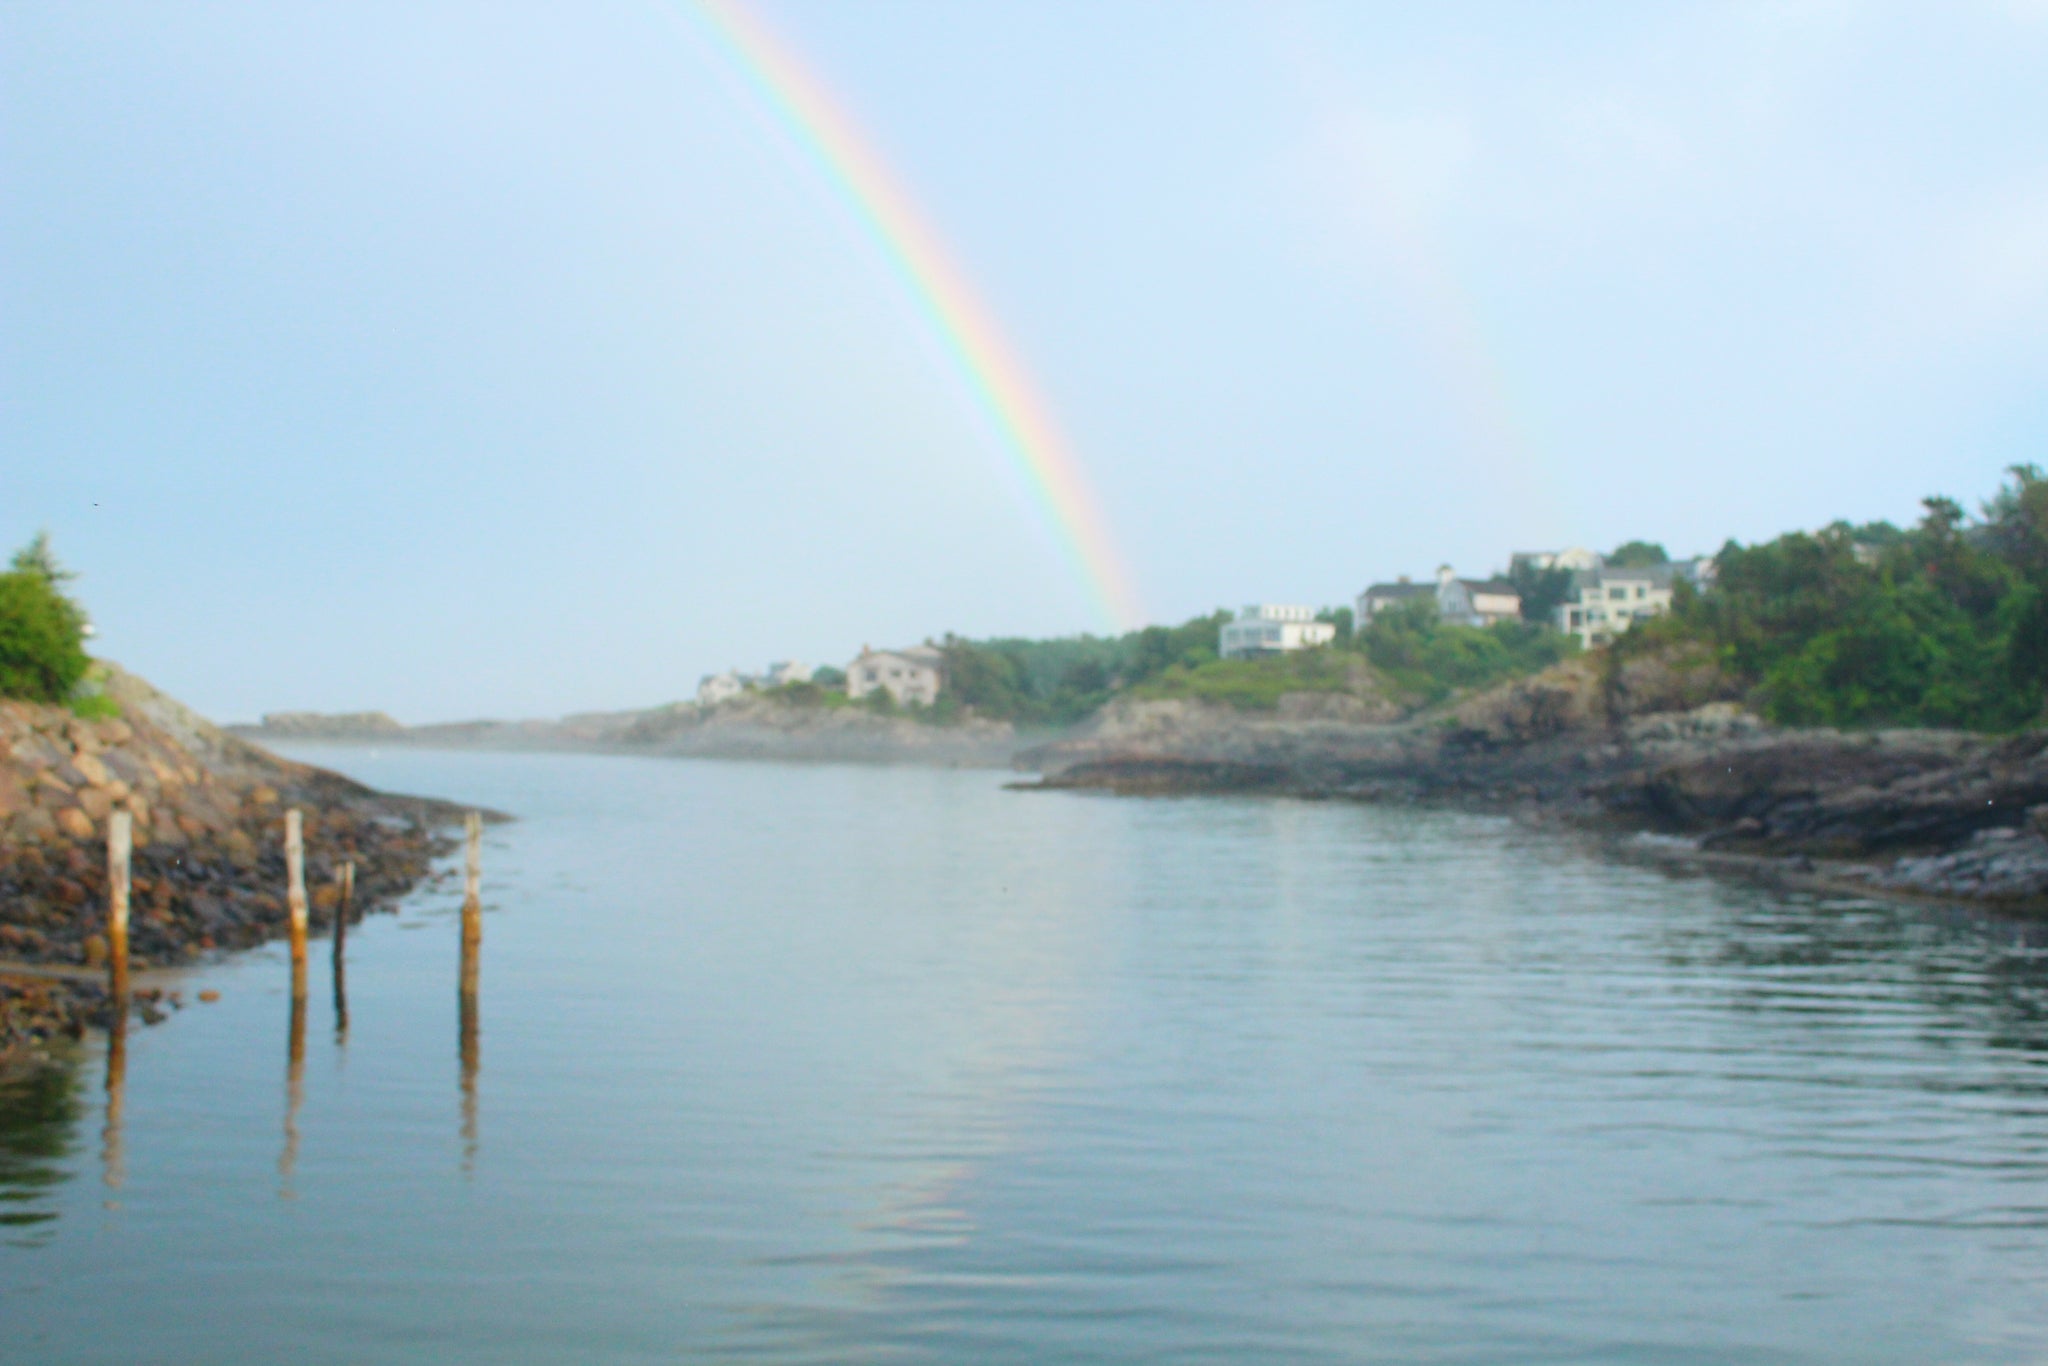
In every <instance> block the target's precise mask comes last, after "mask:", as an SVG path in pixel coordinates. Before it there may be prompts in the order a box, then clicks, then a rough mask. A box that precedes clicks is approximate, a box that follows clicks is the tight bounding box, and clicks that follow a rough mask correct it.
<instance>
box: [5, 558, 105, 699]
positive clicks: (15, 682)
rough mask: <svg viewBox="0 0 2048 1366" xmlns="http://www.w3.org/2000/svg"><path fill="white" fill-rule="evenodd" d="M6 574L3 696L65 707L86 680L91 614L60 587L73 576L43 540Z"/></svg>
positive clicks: (16, 560) (18, 560)
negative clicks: (87, 619) (87, 623)
mask: <svg viewBox="0 0 2048 1366" xmlns="http://www.w3.org/2000/svg"><path fill="white" fill-rule="evenodd" d="M13 563H14V567H13V569H12V570H10V571H9V572H8V573H5V574H0V696H4V697H18V698H23V699H26V700H28V701H32V702H62V701H64V700H66V699H67V698H69V697H70V696H71V694H72V693H73V692H74V691H75V690H76V689H77V687H78V685H79V683H80V681H81V680H83V679H84V677H85V671H86V668H87V667H88V665H89V664H90V663H91V661H90V660H88V659H87V658H86V654H85V614H84V613H83V612H81V611H80V610H79V608H78V604H76V603H74V602H73V601H72V600H71V599H70V598H68V597H66V596H65V595H64V593H63V591H62V589H61V587H60V585H61V584H62V583H64V582H65V581H66V580H68V579H69V578H70V577H71V575H70V574H69V573H67V572H66V571H65V570H63V569H62V568H60V567H59V566H58V564H57V561H56V557H55V556H53V555H52V554H51V553H50V543H49V537H48V536H46V535H42V534H38V535H37V537H36V538H35V540H33V541H31V542H29V544H28V545H27V546H26V547H24V548H23V549H22V550H21V551H20V552H19V553H18V554H16V555H15V557H14V562H13Z"/></svg>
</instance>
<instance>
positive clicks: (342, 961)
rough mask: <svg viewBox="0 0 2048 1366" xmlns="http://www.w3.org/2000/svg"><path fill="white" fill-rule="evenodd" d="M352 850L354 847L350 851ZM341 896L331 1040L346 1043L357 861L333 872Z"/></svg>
mask: <svg viewBox="0 0 2048 1366" xmlns="http://www.w3.org/2000/svg"><path fill="white" fill-rule="evenodd" d="M351 852H353V850H351ZM335 876H336V880H337V881H338V882H339V883H340V884H341V896H340V898H339V900H337V902H336V903H335V907H334V1041H335V1042H336V1043H338V1044H345V1043H347V1042H348V967H347V961H348V959H347V952H346V951H347V948H348V917H349V912H350V911H352V910H353V909H354V908H355V894H356V863H355V860H354V859H353V858H351V859H348V860H346V861H345V862H344V863H343V864H342V865H341V868H340V870H339V871H338V872H337V873H336V875H335Z"/></svg>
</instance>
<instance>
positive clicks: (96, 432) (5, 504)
mask: <svg viewBox="0 0 2048 1366" xmlns="http://www.w3.org/2000/svg"><path fill="white" fill-rule="evenodd" d="M741 7H742V8H743V9H744V10H745V12H746V13H747V14H748V15H749V16H751V19H752V20H753V21H755V22H758V23H759V24H760V25H761V26H763V28H764V29H765V30H767V31H769V32H772V33H773V34H774V35H776V38H775V41H776V42H777V43H778V44H780V45H781V46H782V47H783V48H784V49H786V50H787V51H788V52H789V53H791V54H794V55H795V57H796V58H797V59H798V60H799V61H800V62H801V63H802V64H803V65H804V66H805V67H807V68H808V69H809V70H810V71H811V72H812V73H813V74H814V76H815V77H816V79H817V80H818V82H819V83H820V85H821V86H822V87H823V88H825V89H826V90H828V91H829V92H830V98H831V100H832V101H833V102H834V103H835V104H836V106H837V107H838V109H839V112H840V115H841V116H842V117H843V118H844V119H845V120H846V121H847V122H846V123H845V125H844V127H845V128H848V129H854V130H857V136H858V138H859V140H860V142H861V144H862V145H863V146H864V147H865V149H866V150H867V152H868V154H870V155H871V156H872V157H873V158H875V159H876V161H877V162H878V163H879V164H882V165H885V166H886V167H887V168H888V173H889V174H890V175H891V176H892V177H893V179H894V180H895V182H896V183H897V184H898V185H900V187H901V188H902V190H903V193H904V194H905V196H906V199H907V201H908V202H909V203H911V204H912V205H914V212H915V213H916V215H918V216H919V218H920V219H921V221H922V223H923V225H924V227H925V228H926V230H928V231H929V233H930V234H931V236H932V238H933V239H934V240H936V241H937V242H938V243H940V244H941V245H942V248H943V250H944V252H945V253H946V254H947V255H948V256H949V257H950V258H951V260H952V262H953V264H954V266H955V267H956V269H957V271H958V275H959V278H960V280H961V281H962V282H963V285H964V287H965V288H966V289H967V290H968V291H969V292H970V293H971V294H972V296H973V298H974V301H975V304H976V306H977V307H978V308H979V309H980V310H981V311H982V312H983V313H984V314H985V315H986V317H987V318H989V319H990V320H991V321H992V324H993V327H994V329H995V330H996V331H997V332H999V333H1000V335H1001V337H1002V339H1003V343H1004V345H1005V346H1006V347H1007V349H1008V351H1009V353H1010V354H1011V355H1013V356H1014V357H1015V358H1016V362H1017V373H1018V374H1019V375H1020V376H1022V377H1023V378H1024V380H1025V381H1026V382H1027V383H1028V385H1029V387H1030V388H1031V389H1032V390H1033V391H1034V392H1035V393H1036V394H1037V395H1038V397H1039V399H1040V400H1042V402H1043V405H1044V409H1045V411H1046V412H1047V413H1048V414H1049V415H1050V416H1051V419H1052V421H1053V422H1054V423H1055V424H1056V426H1057V429H1058V431H1059V432H1060V433H1061V435H1062V437H1063V439H1064V442H1065V445H1066V447H1067V449H1069V450H1070V451H1071V453H1072V459H1073V463H1074V467H1075V469H1076V470H1077V471H1078V472H1079V477H1080V480H1081V481H1082V482H1083V483H1084V484H1085V485H1086V487H1087V489H1088V491H1089V496H1090V497H1091V498H1092V500H1093V503H1094V505H1095V506H1096V507H1097V508H1098V509H1099V511H1100V515H1101V522H1102V527H1103V537H1104V540H1105V543H1106V544H1107V546H1108V547H1109V548H1110V550H1111V552H1112V553H1113V558H1114V559H1115V560H1117V561H1118V562H1120V563H1121V565H1122V566H1123V569H1124V571H1125V572H1126V573H1127V574H1128V578H1129V582H1130V587H1131V592H1132V596H1133V598H1134V599H1135V604H1136V605H1135V608H1134V609H1132V610H1129V611H1127V612H1126V613H1125V614H1124V615H1125V616H1126V617H1127V618H1128V620H1117V619H1113V617H1112V614H1111V613H1109V612H1106V611H1105V610H1104V608H1103V605H1102V598H1103V595H1102V594H1101V593H1100V592H1099V591H1097V590H1098V589H1099V587H1100V585H1099V584H1096V583H1092V582H1091V581H1090V573H1089V571H1088V568H1087V566H1086V565H1082V566H1080V567H1078V568H1077V566H1076V563H1075V561H1074V559H1073V557H1072V556H1071V555H1069V554H1066V553H1063V546H1064V545H1065V540H1066V530H1065V528H1063V526H1062V525H1061V524H1060V521H1059V519H1058V518H1057V517H1055V516H1052V515H1049V514H1048V513H1047V511H1046V509H1045V507H1044V506H1043V504H1042V503H1040V502H1038V501H1036V500H1035V499H1034V497H1033V496H1032V488H1031V485H1030V481H1029V480H1028V479H1025V478H1022V477H1020V475H1019V472H1018V465H1017V461H1016V457H1015V455H1014V453H1013V452H1012V451H1010V450H1008V449H1006V448H1005V447H1004V445H1003V442H1002V441H1001V439H1000V433H999V432H997V431H996V429H995V427H994V426H993V425H992V424H991V422H990V421H989V418H988V415H987V413H986V410H985V409H984V407H983V406H981V405H980V403H979V402H978V400H977V397H976V394H975V393H974V391H973V387H972V385H971V383H969V382H968V376H967V375H966V374H965V373H964V372H963V371H962V370H961V368H960V366H959V364H958V363H957V360H956V358H955V357H953V356H952V355H951V354H950V353H949V352H948V349H947V341H948V339H947V337H946V336H945V335H944V334H943V333H942V331H941V330H939V329H938V328H936V327H935V326H934V325H933V322H932V318H931V315H930V312H929V309H928V308H927V307H925V306H924V304H925V301H924V300H922V299H920V297H919V295H918V292H917V290H916V288H915V287H914V285H915V282H914V281H906V277H905V276H904V275H903V273H902V272H901V271H900V270H899V269H897V268H896V267H895V266H894V265H893V264H892V262H891V261H890V259H889V258H888V254H887V252H886V251H885V250H884V249H883V246H882V245H881V244H878V240H877V238H876V236H875V234H874V233H873V231H872V230H871V227H870V225H869V224H868V223H866V222H864V221H863V218H862V216H861V212H860V206H859V205H858V204H857V203H856V202H855V201H854V200H852V199H850V198H849V197H848V196H847V195H846V194H845V193H844V192H843V190H842V189H841V188H840V187H839V186H837V185H835V183H834V182H833V179H832V177H831V175H830V174H829V173H828V172H829V168H828V167H825V166H823V165H821V163H820V162H819V160H818V159H817V158H816V156H815V155H813V154H812V152H811V151H810V150H809V149H808V148H807V146H806V145H805V143H804V141H803V139H802V137H801V136H799V135H797V134H796V133H794V132H793V130H792V127H791V125H790V124H789V123H788V122H787V120H786V119H784V118H783V117H781V116H780V114H779V112H778V109H777V107H776V105H775V103H774V102H773V100H772V99H771V98H768V97H767V96H766V95H764V92H763V90H762V88H761V87H760V85H759V84H758V82H756V81H754V80H752V79H750V77H749V73H748V72H747V70H746V69H745V68H744V67H743V65H742V64H741V63H740V62H739V61H737V60H736V59H735V57H734V56H733V53H732V50H731V49H730V48H729V47H728V46H726V45H724V44H723V43H722V42H721V41H720V39H719V37H718V30H717V29H716V28H715V26H714V25H713V24H711V23H710V22H708V21H707V19H706V17H705V11H702V10H700V9H698V8H697V6H696V4H695V3H694V0H583V3H579V4H577V5H559V4H552V3H549V4H541V3H520V2H519V0H490V3H440V2H439V0H402V3H399V2H393V3H382V2H380V0H358V2H356V3H351V4H349V5H345V6H344V5H331V4H294V3H283V2H281V0H261V3H255V2H254V0H250V2H248V3H225V2H209V0H193V2H191V3H184V4H180V5H176V6H169V5H162V4H157V3H133V4H108V3H95V2H94V0H73V2H71V3H65V4H56V3H44V4H17V5H8V6H4V7H0V186H4V191H0V546H8V547H11V546H15V545H19V544H21V543H22V542H24V541H26V540H27V539H28V538H29V537H30V536H31V535H33V534H34V533H35V532H36V531H37V530H38V529H39V528H47V529H48V530H49V532H50V533H51V536H52V538H53V541H54V544H55V547H56V550H57V552H58V554H59V556H60V558H62V559H63V560H64V561H65V562H66V563H67V564H69V565H70V566H71V567H72V568H73V569H75V570H77V571H79V573H80V578H79V579H78V581H77V582H76V584H75V585H74V587H75V589H76V592H77V595H78V596H79V597H80V599H81V600H82V601H83V602H84V604H85V606H86V607H87V608H88V610H89V611H90V612H91V614H92V617H93V620H94V622H95V625H96V628H97V631H98V635H97V637H96V640H95V648H96V650H97V651H98V652H99V653H101V654H102V655H104V656H105V657H107V658H110V659H113V660H117V661H119V662H120V663H122V664H123V665H125V666H126V667H128V668H130V669H132V670H135V671H136V672H139V673H141V674H143V675H144V676H146V677H148V678H150V679H151V680H152V681H154V682H156V683H157V684H158V685H159V686H161V687H163V688H165V689H166V690H168V691H170V692H172V693H173V694H175V695H177V696H179V697H181V698H183V699H184V700H186V701H187V702H189V703H191V704H192V705H194V706H196V707H198V708H199V709H200V710H202V711H203V712H206V713H208V714H210V715H213V716H215V717H217V718H220V719H223V720H242V719H253V718H254V717H255V716H257V715H258V714H260V713H262V712H265V711H272V710H287V709H301V708H308V709H316V710H356V709H381V710H386V711H389V712H391V713H392V714H394V715H396V716H398V717H399V718H400V719H402V720H406V721H410V722H427V721H437V720H453V719H462V718H468V717H479V716H501V717H509V716H551V715H560V714H564V713H568V712H574V711H582V710H599V709H611V708H627V707H638V706H648V705H654V704H658V703H662V702H665V701H669V700H673V699H676V698H681V697H686V696H689V695H690V694H691V693H693V691H694V689H695V687H696V683H697V680H698V678H699V677H700V676H701V675H703V674H705V673H709V672H714V671H717V670H720V669H724V668H727V667H732V666H739V667H741V668H758V667H760V666H762V665H764V664H766V663H767V662H768V661H769V660H771V659H785V658H795V659H800V660H804V661H806V662H813V663H816V662H828V663H843V662H844V661H845V660H846V659H847V658H849V657H850V656H851V655H852V654H854V653H855V652H856V651H858V650H859V649H860V648H861V647H862V645H863V644H874V645H877V646H886V645H897V644H908V643H913V642H915V641H918V640H922V639H925V638H928V637H934V636H938V635H941V634H943V633H945V632H947V631H953V632H957V633H959V634H962V635H966V636H972V637H984V636H995V635H1032V636H1047V635H1063V634H1071V633H1076V632H1081V631H1094V632H1102V631H1106V630H1111V629H1117V628H1120V627H1121V626H1123V625H1127V624H1130V622H1131V621H1139V620H1142V621H1159V622H1173V621H1179V620H1182V619H1185V618H1187V617H1190V616H1193V615H1195V614H1197V613H1202V612H1207V611H1209V610H1212V609H1214V608H1215V607H1218V606H1224V605H1228V606H1235V605H1238V604H1241V603H1247V602H1254V601H1266V602H1293V603H1306V604H1310V605H1316V606H1323V605H1337V604H1340V603H1348V602H1349V601H1350V600H1351V599H1352V598H1353V597H1354V596H1355V595H1356V594H1357V593H1358V592H1359V591H1360V590H1361V589H1363V588H1364V587H1365V586H1366V585H1368V584H1370V583H1372V582H1375V581H1379V580H1383V579H1387V578H1391V577H1393V576H1395V575H1398V574H1403V573H1406V574H1411V575H1418V576H1421V575H1428V574H1430V573H1432V572H1433V571H1434V569H1435V567H1436V566H1437V565H1438V564H1440V563H1446V562H1448V563H1450V564H1453V565H1455V566H1456V567H1457V568H1458V570H1459V571H1460V572H1462V573H1465V574H1468V575H1480V574H1484V573H1485V572H1487V571H1489V570H1493V569H1497V568H1500V567H1503V566H1504V565H1505V563H1506V560H1507V557H1508V555H1509V553H1510V552H1511V551H1514V550H1517V549H1530V548H1554V547H1562V546H1571V545H1585V546H1590V547H1593V548H1596V549H1607V548H1612V547H1613V546H1614V545H1616V544H1619V543H1620V542H1622V541H1625V540H1630V539H1635V538H1643V539H1649V540H1655V541H1660V542H1662V543H1663V544H1664V545H1666V546H1667V547H1668V548H1669V549H1670V550H1671V551H1672V553H1674V554H1692V553H1700V552H1711V551H1713V550H1715V549H1717V548H1719V547H1720V546H1721V545H1722V544H1723V543H1724V542H1726V541H1727V540H1729V539H1731V538H1733V539H1737V540H1743V541H1753V540H1757V539H1762V538H1768V537H1770V536H1773V535H1776V534H1779V533H1780V532H1783V531H1787V530H1791V529H1795V528H1801V527H1812V526H1818V525H1824V524H1826V523H1828V522H1830V521H1834V520H1836V519H1838V518H1848V519H1851V520H1855V521H1863V520H1868V519H1874V518H1886V519H1890V520H1894V521H1907V520H1911V519H1912V518H1914V517H1915V516H1916V515H1917V514H1918V510H1919V500H1920V499H1921V498H1923V497H1925V496H1927V495H1929V494H1934V493H1946V494H1949V495H1952V496H1955V497H1957V498H1959V499H1961V500H1962V501H1964V502H1965V504H1966V505H1969V506H1974V505H1975V504H1976V503H1977V502H1978V501H1979V500H1981V499H1982V498H1984V497H1985V496H1987V495H1989V494H1990V493H1991V492H1992V490H1993V489H1994V488H1995V487H1996V485H1997V483H1998V481H1999V478H2000V473H2001V471H2002V470H2003V469H2004V468H2005V467H2007V466H2009V465H2011V464H2013V463H2015V462H2018V461H2044V460H2048V382H2044V379H2043V377H2044V376H2048V139H2044V138H2043V137H2042V136H2041V130H2042V129H2044V128H2048V80H2043V79H2042V73H2043V71H2044V70H2048V0H1952V2H1951V3H1944V4H1941V5H1929V4H1925V3H1921V2H1920V0H1910V2H1909V3H1896V4H1889V3H1875V2H1874V0H1873V2H1872V3H1859V2H1858V0H1780V2H1779V3H1761V2H1751V3H1743V2H1739V0H1728V2H1726V3H1683V2H1682V0H1669V2H1668V3H1659V4H1655V5H1644V4H1641V3H1640V0H1619V2H1617V3H1595V2H1593V0H1556V3H1548V4H1544V5H1531V4H1528V3H1526V0H1498V3H1479V2H1478V0H1472V2H1470V3H1444V4H1437V5H1427V6H1421V5H1413V4H1407V3H1381V4H1374V3H1364V2H1363V0H1348V2H1347V3H1336V4H1313V3H1287V2H1286V0H1278V2H1276V0H1247V3H1222V2H1221V0H1202V2H1200V3H1187V4H1168V3H1163V0H1143V2H1140V3H1132V2H1129V0H1121V2H1120V0H1088V3H1080V0H1065V2H1061V3H1046V2H1045V0H1017V2H1016V3H1006V2H1004V0H978V2H977V3H975V4H972V5H957V4H944V3H937V0H917V2H916V3H909V2H906V0H864V3H861V4H858V5H849V4H845V3H843V2H841V0H830V2H824V0H817V2H814V0H746V3H744V4H743V5H742V6H741Z"/></svg>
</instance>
